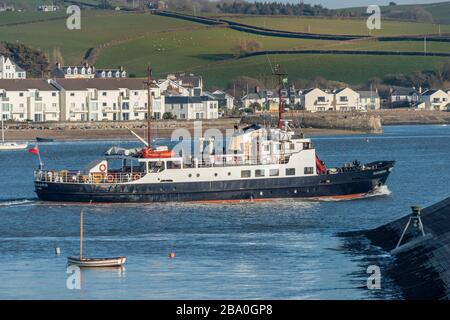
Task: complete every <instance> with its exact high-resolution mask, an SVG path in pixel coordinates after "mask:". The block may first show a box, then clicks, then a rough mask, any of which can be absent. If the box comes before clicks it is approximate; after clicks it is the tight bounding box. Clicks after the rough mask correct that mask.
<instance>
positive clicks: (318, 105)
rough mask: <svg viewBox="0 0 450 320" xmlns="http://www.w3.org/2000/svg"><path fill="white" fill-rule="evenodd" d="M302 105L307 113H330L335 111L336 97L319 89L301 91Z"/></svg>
mask: <svg viewBox="0 0 450 320" xmlns="http://www.w3.org/2000/svg"><path fill="white" fill-rule="evenodd" d="M299 94H300V104H301V106H302V108H303V109H304V110H307V111H313V112H316V111H329V110H334V106H333V103H334V95H333V94H332V93H330V92H328V91H324V90H322V89H319V88H314V89H308V90H301V91H300V93H299Z"/></svg>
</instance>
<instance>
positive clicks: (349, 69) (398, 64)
mask: <svg viewBox="0 0 450 320" xmlns="http://www.w3.org/2000/svg"><path fill="white" fill-rule="evenodd" d="M270 60H271V63H272V65H273V64H275V63H280V64H281V65H282V66H283V67H284V68H286V69H287V70H288V72H289V78H290V79H313V78H314V77H317V76H321V77H325V78H327V79H329V80H336V81H342V82H345V83H349V84H360V83H364V82H365V81H367V80H368V79H370V78H373V77H382V76H384V75H386V74H392V73H411V72H413V71H420V70H430V69H434V68H436V67H437V66H438V65H439V63H441V62H442V61H443V60H442V59H440V58H432V57H428V58H425V57H395V56H390V57H374V56H364V55H362V56H352V55H335V56H333V55H330V56H320V57H318V56H316V55H287V56H286V55H274V56H271V57H270ZM191 71H193V72H196V73H201V74H203V76H204V77H205V79H206V80H207V83H208V85H210V86H219V87H223V86H225V85H226V83H227V79H231V78H233V77H234V76H236V75H237V74H238V75H245V76H250V77H260V76H264V75H267V74H270V72H271V70H270V65H269V63H268V58H267V57H264V56H260V57H252V58H245V59H241V60H237V61H231V62H227V63H223V62H222V63H216V64H213V65H209V66H202V67H200V68H192V69H191Z"/></svg>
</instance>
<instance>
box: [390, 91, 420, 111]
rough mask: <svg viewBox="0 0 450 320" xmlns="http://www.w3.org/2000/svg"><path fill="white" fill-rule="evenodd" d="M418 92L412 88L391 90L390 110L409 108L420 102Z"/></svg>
mask: <svg viewBox="0 0 450 320" xmlns="http://www.w3.org/2000/svg"><path fill="white" fill-rule="evenodd" d="M420 91H421V89H420V90H419V91H417V90H416V89H414V88H397V89H395V90H392V92H391V96H390V100H391V101H390V102H391V107H392V108H399V107H410V106H412V105H415V104H416V103H417V102H419V100H420Z"/></svg>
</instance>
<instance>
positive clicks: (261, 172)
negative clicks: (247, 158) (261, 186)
mask: <svg viewBox="0 0 450 320" xmlns="http://www.w3.org/2000/svg"><path fill="white" fill-rule="evenodd" d="M264 175H265V172H264V170H255V177H264Z"/></svg>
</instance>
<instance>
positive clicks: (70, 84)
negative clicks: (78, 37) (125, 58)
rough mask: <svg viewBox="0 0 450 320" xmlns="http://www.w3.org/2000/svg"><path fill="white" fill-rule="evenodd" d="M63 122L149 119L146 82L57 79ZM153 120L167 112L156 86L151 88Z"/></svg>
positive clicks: (118, 79) (116, 79)
mask: <svg viewBox="0 0 450 320" xmlns="http://www.w3.org/2000/svg"><path fill="white" fill-rule="evenodd" d="M52 83H53V85H54V86H55V87H56V88H58V89H59V90H60V104H61V120H62V121H128V120H144V119H146V118H147V101H148V93H147V86H146V84H145V79H139V78H111V79H98V78H94V79H57V80H53V81H52ZM151 95H152V97H151V103H152V106H151V110H152V115H151V116H152V117H153V118H157V119H158V118H161V117H162V115H163V112H164V96H161V94H160V89H159V87H158V86H157V85H156V84H153V85H152V88H151Z"/></svg>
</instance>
